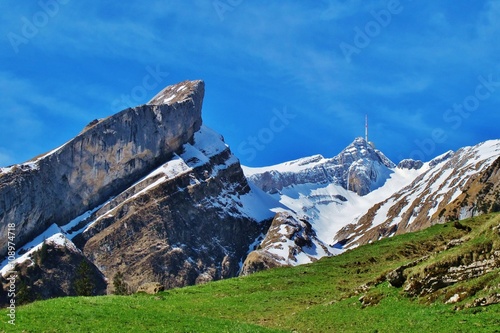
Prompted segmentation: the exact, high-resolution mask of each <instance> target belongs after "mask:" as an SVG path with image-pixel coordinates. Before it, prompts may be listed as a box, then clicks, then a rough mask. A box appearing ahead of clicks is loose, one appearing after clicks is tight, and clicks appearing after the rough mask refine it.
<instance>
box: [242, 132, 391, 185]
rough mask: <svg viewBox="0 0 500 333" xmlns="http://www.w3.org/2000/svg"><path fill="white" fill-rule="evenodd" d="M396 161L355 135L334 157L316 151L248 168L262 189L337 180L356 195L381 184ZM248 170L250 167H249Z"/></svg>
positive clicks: (333, 182) (337, 183) (335, 181)
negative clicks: (277, 163) (294, 158)
mask: <svg viewBox="0 0 500 333" xmlns="http://www.w3.org/2000/svg"><path fill="white" fill-rule="evenodd" d="M394 167H395V165H394V163H392V162H391V161H390V160H389V159H388V158H387V157H386V156H385V155H384V154H382V152H380V151H378V150H376V149H375V148H373V147H372V146H371V145H370V144H369V143H367V142H366V141H365V140H364V139H363V138H357V139H356V140H354V142H353V143H352V144H350V145H349V146H347V148H345V149H344V150H343V151H342V152H341V153H340V154H338V155H337V156H335V157H334V158H324V157H323V156H321V155H315V156H312V157H308V158H303V159H299V160H296V161H291V162H286V163H283V164H280V165H276V166H271V167H266V168H260V169H256V170H255V171H252V172H251V175H250V176H249V179H250V180H251V181H253V182H254V183H255V184H256V185H257V186H258V187H260V188H261V189H262V190H264V191H266V192H269V193H276V192H278V191H281V190H282V189H283V188H285V187H288V186H292V185H299V184H308V183H309V184H311V183H312V184H336V185H340V186H342V187H343V188H345V189H349V190H351V191H353V192H356V193H358V194H359V195H365V194H367V193H369V192H370V191H372V190H374V189H376V188H378V187H380V186H382V185H383V184H384V183H385V181H386V180H387V178H388V177H389V175H390V174H391V170H390V169H391V168H394ZM249 171H250V169H249Z"/></svg>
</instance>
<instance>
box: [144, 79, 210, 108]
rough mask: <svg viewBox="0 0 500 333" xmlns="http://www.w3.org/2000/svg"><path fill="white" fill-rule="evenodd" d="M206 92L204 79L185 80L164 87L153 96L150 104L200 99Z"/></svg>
mask: <svg viewBox="0 0 500 333" xmlns="http://www.w3.org/2000/svg"><path fill="white" fill-rule="evenodd" d="M204 92H205V83H204V82H203V81H202V80H195V81H183V82H180V83H177V84H174V85H171V86H168V87H166V88H164V89H163V90H162V91H160V92H159V93H158V94H156V96H155V97H153V98H152V99H151V100H150V101H149V102H148V103H147V104H148V105H161V104H168V105H172V104H175V103H181V102H184V101H186V100H188V99H195V100H199V99H200V97H201V99H203V95H204Z"/></svg>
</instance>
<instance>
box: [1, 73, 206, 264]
mask: <svg viewBox="0 0 500 333" xmlns="http://www.w3.org/2000/svg"><path fill="white" fill-rule="evenodd" d="M203 96H204V83H203V81H186V82H182V83H179V84H177V85H174V86H170V87H167V88H166V89H165V90H164V91H162V92H160V93H159V94H158V95H157V96H156V97H155V98H154V99H153V100H152V101H151V102H150V103H148V104H146V105H141V106H138V107H134V108H129V109H126V110H123V111H122V112H120V113H118V114H115V115H113V116H111V117H109V118H106V119H102V120H99V121H93V122H92V123H90V124H89V125H88V126H87V127H86V128H85V129H84V131H83V132H82V133H80V134H79V135H78V136H76V137H75V138H74V139H72V140H70V141H69V142H67V143H66V144H64V145H63V146H61V147H59V148H58V149H56V150H54V151H52V152H50V153H47V154H45V155H43V156H41V157H39V158H37V159H35V160H32V161H30V162H27V163H23V164H21V165H16V166H12V167H9V168H2V169H0V234H2V235H6V234H7V228H8V224H14V225H15V234H16V245H18V246H20V245H22V244H24V243H26V242H28V241H29V240H30V239H31V238H33V237H34V236H36V235H37V234H39V233H40V232H42V231H43V230H45V229H46V228H47V227H48V226H50V225H51V224H53V223H55V224H57V225H62V224H65V223H67V222H68V221H70V220H72V219H73V218H75V217H77V216H79V215H81V214H82V213H84V212H86V211H88V210H90V209H91V208H93V207H96V206H98V205H100V204H102V203H104V202H105V201H106V200H107V199H109V197H110V196H113V195H115V194H116V193H120V192H121V191H123V190H125V189H126V188H127V187H129V186H130V185H132V183H133V182H135V181H136V180H137V179H138V178H140V177H143V176H145V175H146V174H148V173H149V172H150V171H152V170H153V169H155V168H156V167H158V166H159V165H161V164H162V163H164V162H165V161H166V160H167V159H168V158H169V157H170V156H171V155H172V153H173V152H174V151H176V150H177V149H179V148H180V147H181V146H182V145H183V144H184V143H186V142H187V141H189V140H190V139H191V138H192V136H193V134H194V133H195V132H196V131H198V130H199V129H200V126H201V124H202V120H201V107H202V101H203ZM6 249H7V237H1V238H0V256H4V255H5V254H6V252H7V251H6Z"/></svg>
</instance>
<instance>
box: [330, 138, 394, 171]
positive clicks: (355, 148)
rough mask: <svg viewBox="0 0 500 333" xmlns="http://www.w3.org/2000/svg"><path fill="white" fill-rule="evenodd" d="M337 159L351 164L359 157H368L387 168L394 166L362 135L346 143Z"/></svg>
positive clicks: (359, 158)
mask: <svg viewBox="0 0 500 333" xmlns="http://www.w3.org/2000/svg"><path fill="white" fill-rule="evenodd" d="M335 158H336V159H338V161H339V162H340V163H342V164H349V165H350V164H352V163H353V162H356V161H359V160H361V159H368V160H371V161H377V162H380V163H381V164H383V165H385V166H386V167H388V168H395V167H396V165H395V164H394V163H393V162H392V161H391V160H390V159H389V158H387V157H386V156H385V155H384V154H383V153H382V152H381V151H380V150H377V149H375V147H374V146H373V144H372V143H370V142H367V141H366V140H365V139H364V138H362V137H357V138H356V139H354V141H353V142H352V143H351V144H350V145H348V146H347V147H346V148H345V149H344V150H342V151H341V152H340V154H338V155H337V156H336V157H335Z"/></svg>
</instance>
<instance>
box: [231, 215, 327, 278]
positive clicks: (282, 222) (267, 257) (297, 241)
mask: <svg viewBox="0 0 500 333" xmlns="http://www.w3.org/2000/svg"><path fill="white" fill-rule="evenodd" d="M331 250H332V249H331V248H330V247H329V246H327V245H326V244H324V243H322V242H321V241H320V240H319V239H318V238H317V237H316V233H315V232H314V230H313V229H312V226H311V224H310V223H309V222H307V221H306V220H301V219H299V218H298V217H297V216H295V214H293V213H291V212H280V213H277V214H276V216H275V217H274V219H273V222H272V223H271V226H270V227H269V230H268V231H267V234H266V236H265V238H264V240H263V241H262V242H261V243H260V245H259V247H258V249H256V250H254V251H253V252H250V254H249V255H248V257H247V258H246V260H245V262H244V263H243V267H242V269H241V273H240V274H241V275H249V274H252V273H255V272H257V271H261V270H264V269H269V268H272V267H278V266H294V265H297V264H305V263H310V262H314V261H316V260H317V258H318V257H325V256H331V255H333V253H332V252H333V251H331Z"/></svg>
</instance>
